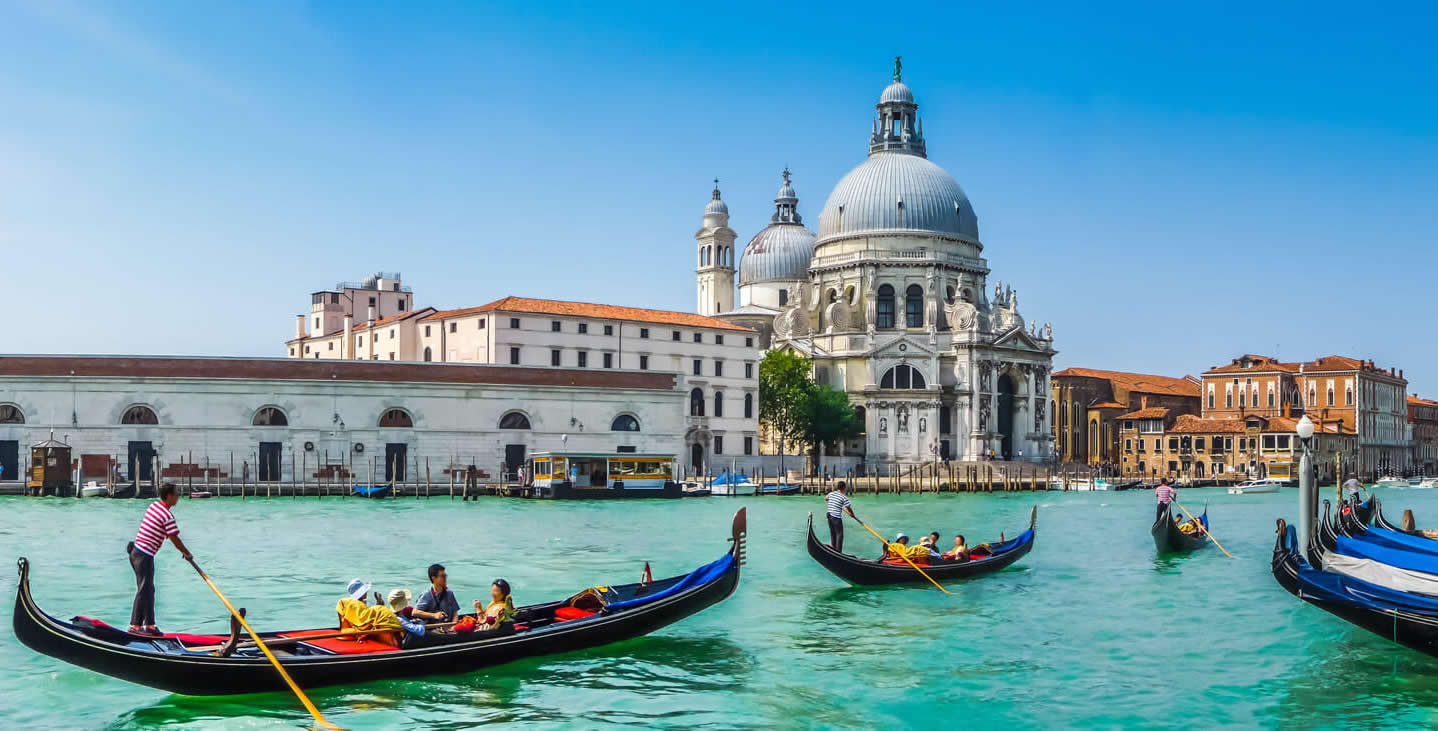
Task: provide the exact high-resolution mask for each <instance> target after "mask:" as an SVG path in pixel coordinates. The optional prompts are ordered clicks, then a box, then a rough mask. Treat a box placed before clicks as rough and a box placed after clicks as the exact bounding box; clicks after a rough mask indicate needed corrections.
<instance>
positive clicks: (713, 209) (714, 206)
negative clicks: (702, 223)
mask: <svg viewBox="0 0 1438 731" xmlns="http://www.w3.org/2000/svg"><path fill="white" fill-rule="evenodd" d="M704 215H706V216H727V215H729V206H728V204H726V203H725V202H724V201H722V200H720V199H719V179H718V178H715V179H714V196H713V198H712V199H711V200H710V201H709V205H707V206H704Z"/></svg>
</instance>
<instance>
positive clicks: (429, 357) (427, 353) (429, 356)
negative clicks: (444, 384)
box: [424, 346, 434, 363]
mask: <svg viewBox="0 0 1438 731" xmlns="http://www.w3.org/2000/svg"><path fill="white" fill-rule="evenodd" d="M433 359H434V356H433V355H432V354H431V353H430V351H429V346H425V349H424V362H426V363H428V362H430V361H431V360H433Z"/></svg>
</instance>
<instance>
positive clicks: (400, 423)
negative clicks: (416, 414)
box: [379, 409, 414, 428]
mask: <svg viewBox="0 0 1438 731" xmlns="http://www.w3.org/2000/svg"><path fill="white" fill-rule="evenodd" d="M379 425H380V426H382V427H395V428H409V427H413V426H414V418H413V417H411V416H410V415H409V412H408V411H405V410H404V409H385V410H384V413H383V414H380V415H379Z"/></svg>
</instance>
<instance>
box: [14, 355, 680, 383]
mask: <svg viewBox="0 0 1438 731" xmlns="http://www.w3.org/2000/svg"><path fill="white" fill-rule="evenodd" d="M72 374H73V375H74V376H79V377H82V378H121V379H132V378H177V379H178V378H184V379H249V380H264V381H324V382H329V381H361V382H385V383H458V384H493V385H515V386H537V387H551V388H563V387H576V388H638V389H646V390H660V391H666V390H673V389H674V386H675V376H674V374H673V373H665V372H663V371H620V370H605V369H599V368H585V369H566V368H536V367H524V366H510V365H504V366H494V365H481V364H464V365H459V364H449V363H403V362H395V361H377V360H376V361H364V360H328V359H318V358H308V359H306V358H204V357H200V358H185V357H176V356H128V355H119V356H98V355H16V356H0V377H42V378H44V377H53V378H70V377H71V375H72Z"/></svg>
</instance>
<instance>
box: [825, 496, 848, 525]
mask: <svg viewBox="0 0 1438 731" xmlns="http://www.w3.org/2000/svg"><path fill="white" fill-rule="evenodd" d="M825 500H827V501H828V503H829V516H830V517H833V518H842V517H844V508H847V507H849V496H848V495H845V494H844V493H842V492H839V491H838V490H835V491H833V492H831V493H829V496H828V497H827V498H825Z"/></svg>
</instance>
